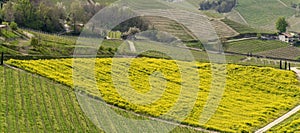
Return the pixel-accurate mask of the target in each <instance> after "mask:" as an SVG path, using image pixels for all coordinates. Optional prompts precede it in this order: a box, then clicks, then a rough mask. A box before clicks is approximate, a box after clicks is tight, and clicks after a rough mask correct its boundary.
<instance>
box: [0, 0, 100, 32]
mask: <svg viewBox="0 0 300 133" xmlns="http://www.w3.org/2000/svg"><path fill="white" fill-rule="evenodd" d="M104 7H105V5H101V4H97V5H93V4H90V3H88V2H82V1H79V0H75V1H73V2H72V3H71V5H69V6H68V7H67V6H66V5H64V4H63V3H62V2H57V3H54V2H53V1H52V0H9V1H6V2H5V4H3V6H2V8H1V12H0V20H1V21H6V22H16V23H17V24H18V25H19V26H21V27H26V28H31V29H35V30H42V31H45V32H61V31H63V30H64V27H63V26H64V24H66V23H67V24H70V25H74V26H73V27H72V28H73V30H74V31H76V27H75V25H76V23H85V22H87V21H88V20H89V19H90V18H91V17H92V16H94V14H96V13H97V12H98V11H99V10H100V9H102V8H104Z"/></svg>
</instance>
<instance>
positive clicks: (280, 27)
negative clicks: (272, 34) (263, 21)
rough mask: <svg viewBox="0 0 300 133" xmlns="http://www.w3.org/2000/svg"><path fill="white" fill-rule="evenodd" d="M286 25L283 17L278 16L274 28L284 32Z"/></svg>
mask: <svg viewBox="0 0 300 133" xmlns="http://www.w3.org/2000/svg"><path fill="white" fill-rule="evenodd" d="M287 27H288V23H287V21H286V20H285V18H284V17H280V18H278V20H277V22H276V29H277V30H278V31H279V32H286V28H287Z"/></svg>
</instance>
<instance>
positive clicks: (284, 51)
mask: <svg viewBox="0 0 300 133" xmlns="http://www.w3.org/2000/svg"><path fill="white" fill-rule="evenodd" d="M257 54H258V55H262V56H268V57H275V58H284V59H292V60H299V59H300V48H298V47H294V46H289V47H282V48H278V49H273V50H268V51H263V52H259V53H257Z"/></svg>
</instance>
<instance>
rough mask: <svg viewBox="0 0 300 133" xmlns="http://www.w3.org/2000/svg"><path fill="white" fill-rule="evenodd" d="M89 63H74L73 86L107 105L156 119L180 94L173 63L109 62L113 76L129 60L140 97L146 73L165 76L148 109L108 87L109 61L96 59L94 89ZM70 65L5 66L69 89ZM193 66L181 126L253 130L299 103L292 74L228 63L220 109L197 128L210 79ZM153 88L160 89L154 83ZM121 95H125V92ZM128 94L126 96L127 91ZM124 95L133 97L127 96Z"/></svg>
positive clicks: (203, 66) (63, 61)
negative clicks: (194, 90)
mask: <svg viewBox="0 0 300 133" xmlns="http://www.w3.org/2000/svg"><path fill="white" fill-rule="evenodd" d="M90 61H92V59H75V62H79V63H80V64H79V66H77V67H78V68H77V67H76V69H78V70H79V71H80V72H82V73H84V74H83V75H77V76H76V79H77V78H78V79H80V81H78V82H76V83H77V87H76V88H78V89H79V88H81V89H84V91H86V92H87V93H90V94H91V95H96V96H102V98H103V99H104V100H105V101H106V102H108V103H109V104H113V105H116V106H119V107H120V108H124V109H126V110H132V111H134V112H137V113H140V114H146V115H150V116H154V117H160V116H161V115H163V114H165V113H166V112H168V111H169V110H170V107H172V106H173V104H174V98H176V95H178V92H179V90H180V89H179V87H180V84H181V81H182V79H181V78H179V76H180V75H178V74H179V73H178V72H176V70H177V69H178V68H177V67H176V64H174V61H171V60H170V61H168V60H161V59H148V58H141V59H133V60H131V59H114V62H116V63H117V64H116V66H114V68H117V69H115V72H117V73H122V70H123V69H124V68H126V66H127V65H126V62H128V61H131V64H132V65H131V66H130V73H131V74H132V75H129V79H130V80H131V85H133V86H134V87H136V89H138V91H139V92H143V93H144V92H147V90H149V84H147V80H148V78H146V77H149V75H151V74H152V73H153V72H155V71H161V72H162V73H164V76H165V78H166V80H167V81H168V82H167V84H166V85H167V86H166V87H167V88H166V90H165V93H164V94H163V95H162V97H161V98H160V99H159V100H158V101H157V102H155V103H153V104H151V105H137V104H133V103H131V102H129V101H127V100H125V99H124V98H122V97H121V96H120V95H119V94H118V93H117V92H116V90H115V88H114V86H113V84H112V83H113V81H112V79H111V72H112V67H111V65H112V59H97V61H96V66H97V68H96V77H97V86H98V88H95V87H93V82H92V81H91V80H90V78H89V77H90V74H92V73H91V71H88V70H90V68H89V67H88V66H89V65H88V62H90ZM71 62H72V59H61V60H36V61H33V60H32V61H18V60H10V61H8V62H7V63H9V64H11V65H14V66H17V67H20V68H22V69H25V70H27V71H30V72H33V73H37V74H40V75H42V76H45V77H48V78H50V79H53V80H55V81H58V82H60V83H63V84H66V85H68V86H73V82H72V79H73V78H72V69H70V65H71V66H72V63H71ZM145 64H147V65H145ZM181 64H183V65H184V66H183V68H187V69H188V70H196V69H195V67H193V66H191V64H190V63H184V62H181ZM215 67H216V68H215V69H222V68H218V67H217V66H215ZM196 68H199V70H196V71H199V74H200V79H202V80H201V81H202V82H201V84H200V86H199V89H200V90H199V94H198V98H197V101H196V103H195V106H194V108H193V110H192V112H191V113H190V115H189V117H188V118H187V119H185V120H184V123H186V124H189V125H194V126H201V127H205V128H209V129H214V130H220V131H238V132H241V131H249V132H250V131H251V132H252V131H255V130H257V129H258V128H260V127H262V126H263V125H265V124H267V123H269V122H271V121H273V120H274V119H276V118H278V117H279V116H281V115H282V114H284V113H286V112H287V111H289V110H290V109H291V108H293V107H294V106H295V105H297V104H299V101H298V100H295V99H299V96H300V95H299V89H300V88H299V86H298V80H297V78H296V75H295V74H294V73H293V72H290V71H283V70H277V69H273V68H264V67H262V68H260V67H253V66H238V65H228V66H227V76H226V79H227V81H226V83H227V84H226V90H225V93H224V95H223V98H222V101H221V103H220V106H219V108H218V109H217V111H216V112H215V114H214V115H213V117H212V118H211V119H210V120H209V121H208V123H206V124H205V125H201V124H199V119H200V118H201V116H200V114H201V113H202V111H203V110H202V109H203V106H204V103H205V101H206V100H207V96H208V94H209V93H208V92H209V89H210V83H211V78H212V77H211V76H212V75H211V69H210V64H205V63H197V67H196ZM220 72H221V71H220ZM188 73H189V72H188ZM77 74H79V73H77ZM147 75H148V76H147ZM189 75H193V74H189ZM123 76H125V75H123ZM152 78H154V79H153V80H154V81H155V79H156V78H155V77H152ZM189 78H193V77H186V79H185V80H189ZM126 79H127V78H122V75H120V77H119V78H118V81H119V82H122V84H123V85H122V86H121V88H123V89H125V90H127V89H128V88H127V87H128V86H127V85H126V82H127V81H126ZM124 83H125V84H124ZM153 85H154V86H157V85H158V86H159V84H153ZM119 87H120V86H119ZM154 88H155V87H154ZM98 89H99V90H100V92H99V90H98ZM155 90H156V91H154V93H155V94H153V96H157V95H159V94H158V92H160V89H158V88H155ZM124 93H126V91H125V92H124ZM127 93H130V91H129V92H127ZM126 95H132V93H130V94H126ZM185 95H186V98H184V99H183V100H184V101H190V100H192V99H190V98H189V97H190V96H192V94H188V93H186V94H185ZM144 99H145V97H144ZM146 99H147V98H146ZM146 99H145V100H146ZM148 100H149V99H148ZM184 103H186V102H184ZM184 103H182V106H183V107H184V106H187V105H185V104H184ZM187 103H189V102H187ZM182 111H185V109H184V108H182V110H177V113H176V115H175V114H168V115H167V116H165V115H164V117H162V118H164V119H172V120H175V121H176V120H178V119H180V118H177V117H176V116H177V114H182V113H183V112H182Z"/></svg>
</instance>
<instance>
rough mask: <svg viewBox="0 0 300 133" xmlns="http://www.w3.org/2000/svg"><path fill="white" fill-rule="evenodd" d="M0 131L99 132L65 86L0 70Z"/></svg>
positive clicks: (5, 69) (7, 70)
mask: <svg viewBox="0 0 300 133" xmlns="http://www.w3.org/2000/svg"><path fill="white" fill-rule="evenodd" d="M1 70H2V71H1V72H0V73H1V74H3V75H4V78H2V81H3V82H1V83H0V84H1V86H2V87H1V91H0V99H1V106H0V113H1V114H2V115H1V116H0V121H1V126H0V130H1V131H3V132H75V131H78V132H99V131H101V130H99V129H98V128H97V127H96V126H95V125H93V123H92V122H91V121H89V119H87V118H86V117H85V115H84V114H83V113H82V111H81V108H80V106H79V104H78V102H77V101H76V96H75V94H74V92H72V91H71V90H70V89H69V88H68V87H64V86H62V85H58V84H55V83H53V82H51V81H49V80H46V79H44V78H41V77H36V76H33V75H32V74H28V73H25V72H21V71H15V70H12V69H8V68H3V67H1Z"/></svg>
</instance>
